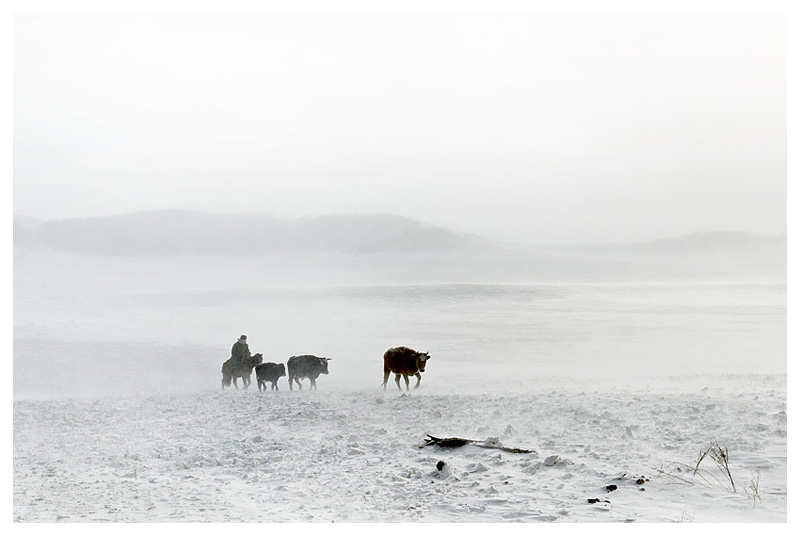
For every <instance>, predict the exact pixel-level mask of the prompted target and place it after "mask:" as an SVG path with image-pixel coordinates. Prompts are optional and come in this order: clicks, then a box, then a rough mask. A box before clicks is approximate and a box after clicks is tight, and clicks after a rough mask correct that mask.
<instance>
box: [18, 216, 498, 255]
mask: <svg viewBox="0 0 800 536" xmlns="http://www.w3.org/2000/svg"><path fill="white" fill-rule="evenodd" d="M14 243H15V245H18V246H36V247H39V248H45V249H52V250H59V251H71V252H75V253H82V254H92V255H114V256H140V255H142V256H169V255H180V254H195V255H204V256H205V255H212V256H213V255H253V254H256V255H270V254H276V253H286V252H294V251H318V252H335V253H348V254H358V253H379V252H387V251H432V250H436V251H441V250H450V249H458V248H468V247H473V246H480V245H488V244H489V241H488V240H484V239H481V238H479V237H473V236H469V235H466V234H460V233H456V232H454V231H450V230H447V229H444V228H441V227H435V226H430V225H426V224H424V223H421V222H418V221H415V220H411V219H408V218H404V217H401V216H395V215H390V214H359V215H344V214H331V215H325V216H318V217H305V218H298V219H293V220H284V219H279V218H276V217H274V216H270V215H266V214H262V213H251V214H212V213H204V212H191V211H180V210H163V211H145V212H136V213H133V214H123V215H118V216H108V217H96V218H81V219H67V220H52V221H45V222H41V223H39V224H38V225H35V226H34V225H25V224H23V223H20V222H18V221H17V216H15V224H14Z"/></svg>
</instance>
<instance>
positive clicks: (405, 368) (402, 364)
mask: <svg viewBox="0 0 800 536" xmlns="http://www.w3.org/2000/svg"><path fill="white" fill-rule="evenodd" d="M430 358H431V356H429V355H428V352H425V353H422V352H417V351H415V350H412V349H411V348H406V347H405V346H399V347H397V348H389V349H388V350H386V353H385V354H383V390H384V391H385V390H386V383H387V382H388V381H389V374H392V373H394V374H395V377H394V381H395V383H397V388H398V389H400V390H401V391H402V390H403V389H402V388H401V387H400V375H402V376H403V379H404V380H405V381H406V391H408V390H409V388H408V377H409V376H416V377H417V385H415V386H414V389H418V388H419V383H420V382H421V381H422V375H421V373H422V372H425V363H427V361H428V359H430Z"/></svg>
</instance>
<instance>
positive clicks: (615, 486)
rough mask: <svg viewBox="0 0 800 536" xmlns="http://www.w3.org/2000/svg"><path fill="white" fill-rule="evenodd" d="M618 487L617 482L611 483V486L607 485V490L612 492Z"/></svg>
mask: <svg viewBox="0 0 800 536" xmlns="http://www.w3.org/2000/svg"><path fill="white" fill-rule="evenodd" d="M616 489H617V485H616V484H611V485H609V486H606V491H607V492H609V493H611V492H612V491H616Z"/></svg>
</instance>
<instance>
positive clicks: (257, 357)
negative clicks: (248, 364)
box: [250, 354, 264, 366]
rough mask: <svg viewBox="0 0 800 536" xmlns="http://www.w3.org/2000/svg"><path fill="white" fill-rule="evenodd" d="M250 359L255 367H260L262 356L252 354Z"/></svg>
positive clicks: (262, 360)
mask: <svg viewBox="0 0 800 536" xmlns="http://www.w3.org/2000/svg"><path fill="white" fill-rule="evenodd" d="M250 359H252V360H253V362H254V363H255V364H256V365H260V364H261V363H263V362H264V356H263V355H262V354H253V356H252V357H251V358H250ZM253 366H255V365H253Z"/></svg>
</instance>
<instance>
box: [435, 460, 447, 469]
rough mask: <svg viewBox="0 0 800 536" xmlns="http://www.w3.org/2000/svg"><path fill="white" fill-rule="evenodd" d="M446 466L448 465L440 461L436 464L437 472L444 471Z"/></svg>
mask: <svg viewBox="0 0 800 536" xmlns="http://www.w3.org/2000/svg"><path fill="white" fill-rule="evenodd" d="M445 465H447V464H446V463H445V462H444V461H442V460H439V462H438V463H437V464H436V470H437V471H441V470H442V469H444V466H445Z"/></svg>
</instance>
